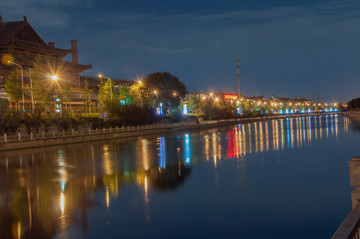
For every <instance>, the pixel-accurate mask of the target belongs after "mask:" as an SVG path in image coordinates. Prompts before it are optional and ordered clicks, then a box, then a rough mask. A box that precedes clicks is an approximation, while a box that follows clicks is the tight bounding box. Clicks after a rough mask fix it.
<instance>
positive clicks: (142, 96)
mask: <svg viewBox="0 0 360 239" xmlns="http://www.w3.org/2000/svg"><path fill="white" fill-rule="evenodd" d="M129 94H130V95H131V96H132V98H133V100H134V102H135V103H137V104H138V105H142V104H144V103H145V102H147V103H149V101H150V98H149V96H150V90H149V89H148V88H146V87H144V85H143V84H141V85H140V84H133V85H132V86H131V87H130V89H129Z"/></svg>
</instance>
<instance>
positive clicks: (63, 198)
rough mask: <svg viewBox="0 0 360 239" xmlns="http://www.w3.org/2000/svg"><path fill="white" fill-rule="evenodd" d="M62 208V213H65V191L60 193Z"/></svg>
mask: <svg viewBox="0 0 360 239" xmlns="http://www.w3.org/2000/svg"><path fill="white" fill-rule="evenodd" d="M60 210H61V214H64V211H65V196H64V193H63V192H61V193H60Z"/></svg>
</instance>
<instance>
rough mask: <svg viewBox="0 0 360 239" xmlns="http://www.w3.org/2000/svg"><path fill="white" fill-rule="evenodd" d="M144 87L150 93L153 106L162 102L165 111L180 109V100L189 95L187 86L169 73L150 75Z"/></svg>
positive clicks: (145, 79)
mask: <svg viewBox="0 0 360 239" xmlns="http://www.w3.org/2000/svg"><path fill="white" fill-rule="evenodd" d="M143 85H144V87H145V88H146V89H148V91H149V92H150V94H149V96H150V101H151V102H152V103H153V106H156V104H157V103H159V102H162V103H163V105H164V108H165V109H166V108H172V107H178V106H179V104H180V99H181V98H182V97H185V95H186V93H187V89H186V86H185V84H184V83H183V82H181V81H180V80H179V79H178V78H177V77H176V76H174V75H172V74H170V73H169V72H155V73H152V74H148V75H147V76H146V77H145V78H144V80H143ZM155 91H156V93H155Z"/></svg>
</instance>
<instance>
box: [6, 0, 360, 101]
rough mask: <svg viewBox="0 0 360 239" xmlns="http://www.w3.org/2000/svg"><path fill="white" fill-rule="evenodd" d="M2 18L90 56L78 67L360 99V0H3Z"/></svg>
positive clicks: (257, 91)
mask: <svg viewBox="0 0 360 239" xmlns="http://www.w3.org/2000/svg"><path fill="white" fill-rule="evenodd" d="M0 11H1V15H2V17H3V20H4V21H20V20H22V16H24V15H25V16H27V18H28V21H29V23H30V24H31V25H32V26H33V28H34V29H35V30H36V31H37V32H38V33H39V35H40V36H41V37H42V38H43V40H44V41H46V42H49V41H55V42H56V46H57V47H60V48H66V49H68V48H70V47H71V46H70V40H71V39H77V40H78V45H79V60H80V63H82V64H91V63H92V64H93V69H91V70H89V71H86V72H85V73H83V74H82V75H88V76H95V75H97V74H98V73H103V74H104V75H106V76H109V77H112V78H117V79H128V80H133V79H136V78H137V77H138V76H139V77H142V76H145V75H146V74H148V73H152V72H155V71H168V72H170V73H172V74H174V75H176V76H178V77H179V79H180V80H181V81H183V82H184V83H185V84H186V85H187V87H188V89H189V90H194V89H196V90H216V91H226V92H233V93H235V92H236V87H237V82H236V61H235V59H236V56H239V58H240V75H241V92H242V93H244V94H245V95H247V96H251V95H265V96H266V97H267V98H268V97H270V96H271V95H279V96H283V97H307V98H309V99H314V100H318V99H320V100H327V101H330V100H331V101H335V100H336V101H338V100H341V101H347V100H349V99H351V98H354V97H360V81H359V79H360V46H359V44H360V31H359V29H360V1H358V0H340V1H309V0H292V1H288V0H283V1H280V0H271V1H270V0H248V1H244V0H223V1H212V0H201V1H200V0H199V1H196V0H181V1H179V0H177V1H170V0H167V1H165V0H151V1H150V0H132V1H130V0H103V1H99V0H11V1H10V0H0Z"/></svg>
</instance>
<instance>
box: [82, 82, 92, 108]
mask: <svg viewBox="0 0 360 239" xmlns="http://www.w3.org/2000/svg"><path fill="white" fill-rule="evenodd" d="M91 93H92V90H90V89H89V84H88V81H87V80H85V84H84V87H83V88H82V98H83V103H84V106H85V111H86V112H89V113H90V105H91V100H90V96H91ZM88 109H89V110H88Z"/></svg>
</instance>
